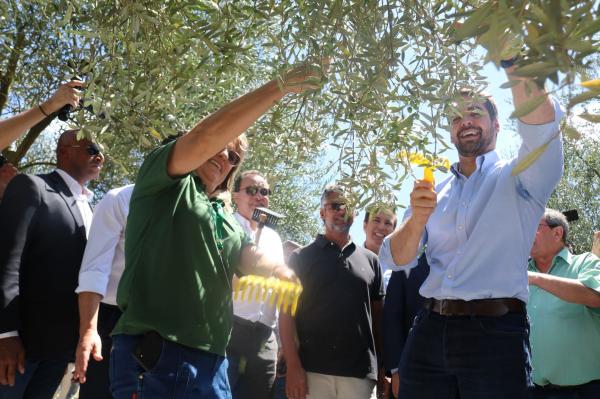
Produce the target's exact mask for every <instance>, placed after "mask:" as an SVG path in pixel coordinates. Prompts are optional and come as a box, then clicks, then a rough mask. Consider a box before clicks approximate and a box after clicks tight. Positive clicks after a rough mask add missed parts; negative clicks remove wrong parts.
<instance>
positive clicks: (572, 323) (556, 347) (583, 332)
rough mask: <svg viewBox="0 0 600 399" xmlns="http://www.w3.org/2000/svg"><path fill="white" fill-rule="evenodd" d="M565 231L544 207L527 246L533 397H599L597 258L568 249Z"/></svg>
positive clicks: (557, 215) (563, 220)
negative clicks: (531, 241) (533, 238)
mask: <svg viewBox="0 0 600 399" xmlns="http://www.w3.org/2000/svg"><path fill="white" fill-rule="evenodd" d="M568 233H569V224H568V222H567V218H566V217H565V216H564V215H563V214H562V213H560V212H559V211H556V210H554V209H546V211H545V212H544V216H543V217H542V219H541V220H540V222H539V224H538V228H537V232H536V233H535V240H534V241H533V246H532V248H531V259H530V260H529V272H528V274H529V304H528V306H527V307H528V313H529V317H530V319H531V334H530V341H531V354H532V359H531V363H532V365H533V382H534V383H535V387H534V389H533V392H532V396H531V397H532V399H555V398H556V399H562V398H582V399H593V398H600V362H598V359H600V259H598V258H597V257H596V256H595V255H594V254H592V253H590V252H585V253H582V254H580V255H574V254H572V253H570V252H569V249H568V248H567V245H566V242H567V237H568Z"/></svg>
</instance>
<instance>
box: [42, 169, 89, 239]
mask: <svg viewBox="0 0 600 399" xmlns="http://www.w3.org/2000/svg"><path fill="white" fill-rule="evenodd" d="M46 176H47V177H48V179H47V180H46V183H47V186H46V188H47V190H48V191H51V192H56V193H58V194H59V195H60V196H61V198H62V199H63V200H64V201H65V204H66V205H67V208H69V211H71V215H73V219H75V223H77V226H79V227H80V228H82V229H83V232H84V235H85V225H84V224H83V217H82V216H81V212H80V211H79V207H77V201H75V198H74V197H73V193H71V190H70V189H69V186H67V183H65V181H64V180H63V178H62V177H61V176H60V175H59V174H58V172H56V171H55V172H52V173H50V174H48V175H46Z"/></svg>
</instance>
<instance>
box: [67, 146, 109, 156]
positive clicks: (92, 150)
mask: <svg viewBox="0 0 600 399" xmlns="http://www.w3.org/2000/svg"><path fill="white" fill-rule="evenodd" d="M65 147H72V148H81V147H85V151H86V152H87V153H88V154H89V155H91V156H95V155H98V154H100V153H102V150H100V147H98V144H95V143H92V144H90V145H87V146H83V145H76V144H75V145H65Z"/></svg>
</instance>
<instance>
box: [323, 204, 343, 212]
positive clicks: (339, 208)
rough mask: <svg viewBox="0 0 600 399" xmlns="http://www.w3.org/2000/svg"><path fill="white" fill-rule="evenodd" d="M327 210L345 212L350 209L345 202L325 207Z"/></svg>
mask: <svg viewBox="0 0 600 399" xmlns="http://www.w3.org/2000/svg"><path fill="white" fill-rule="evenodd" d="M323 206H324V207H325V209H331V210H332V211H336V212H337V211H345V210H346V209H348V204H346V203H345V202H332V203H330V204H325V205H323Z"/></svg>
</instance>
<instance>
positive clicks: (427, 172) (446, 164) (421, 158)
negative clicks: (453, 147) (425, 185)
mask: <svg viewBox="0 0 600 399" xmlns="http://www.w3.org/2000/svg"><path fill="white" fill-rule="evenodd" d="M408 161H409V162H410V163H412V164H416V165H419V166H421V165H424V168H423V180H425V181H427V182H429V183H431V184H435V179H434V177H433V172H434V171H435V170H436V169H437V168H438V167H443V168H446V170H449V169H450V161H449V160H448V159H446V158H442V157H439V158H435V159H434V160H433V162H431V159H430V158H429V157H426V156H425V155H424V154H421V153H419V152H411V153H409V154H408Z"/></svg>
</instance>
